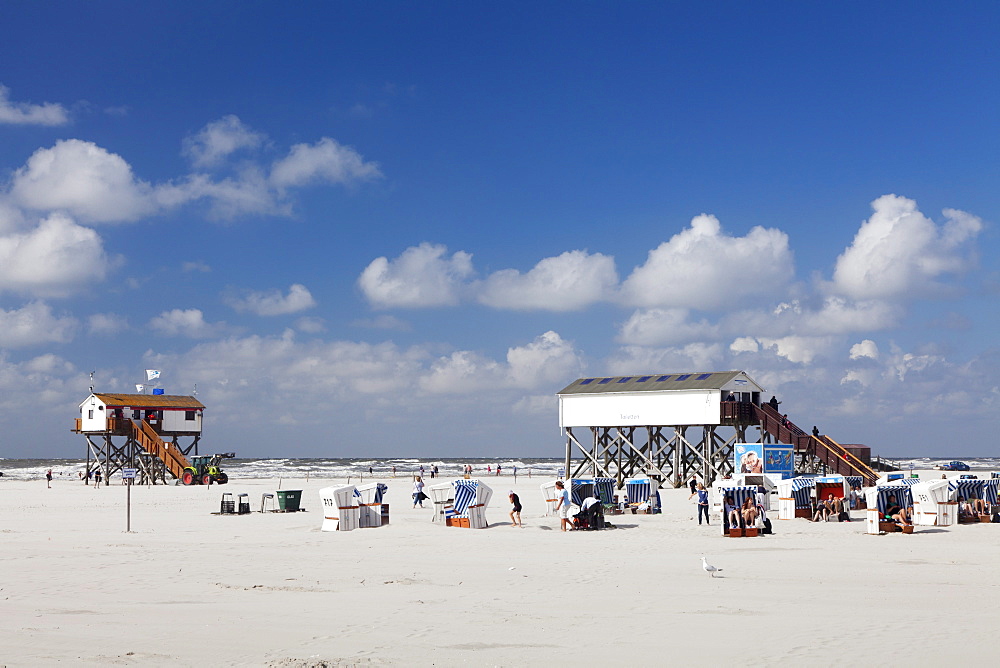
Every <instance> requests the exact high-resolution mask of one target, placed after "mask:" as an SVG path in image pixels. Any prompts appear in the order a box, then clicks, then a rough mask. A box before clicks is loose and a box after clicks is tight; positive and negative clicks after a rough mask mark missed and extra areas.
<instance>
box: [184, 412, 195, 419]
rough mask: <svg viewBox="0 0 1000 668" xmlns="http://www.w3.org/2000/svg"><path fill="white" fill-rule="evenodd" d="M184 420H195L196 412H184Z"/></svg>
mask: <svg viewBox="0 0 1000 668" xmlns="http://www.w3.org/2000/svg"><path fill="white" fill-rule="evenodd" d="M184 419H185V420H193V419H194V411H184Z"/></svg>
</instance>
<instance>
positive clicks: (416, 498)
mask: <svg viewBox="0 0 1000 668" xmlns="http://www.w3.org/2000/svg"><path fill="white" fill-rule="evenodd" d="M417 505H419V506H420V507H421V508H423V507H424V481H423V480H421V479H420V476H417V479H416V480H415V481H414V482H413V507H414V508H416V507H417Z"/></svg>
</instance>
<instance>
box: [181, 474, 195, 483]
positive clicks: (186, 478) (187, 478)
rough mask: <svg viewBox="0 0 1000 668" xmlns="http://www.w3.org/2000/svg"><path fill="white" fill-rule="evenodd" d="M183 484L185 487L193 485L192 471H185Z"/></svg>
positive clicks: (182, 479) (182, 478) (182, 477)
mask: <svg viewBox="0 0 1000 668" xmlns="http://www.w3.org/2000/svg"><path fill="white" fill-rule="evenodd" d="M181 482H182V483H183V484H185V485H193V484H194V474H193V473H191V472H190V471H185V472H184V474H183V475H182V476H181Z"/></svg>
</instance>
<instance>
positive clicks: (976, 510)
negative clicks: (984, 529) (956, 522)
mask: <svg viewBox="0 0 1000 668" xmlns="http://www.w3.org/2000/svg"><path fill="white" fill-rule="evenodd" d="M985 512H986V503H985V502H984V501H983V500H982V499H977V498H976V497H974V496H970V497H969V498H968V499H966V498H965V497H964V496H960V497H958V517H959V519H963V520H970V521H975V520H978V519H979V515H980V514H983V513H985Z"/></svg>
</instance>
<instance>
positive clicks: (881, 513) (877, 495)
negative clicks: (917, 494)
mask: <svg viewBox="0 0 1000 668" xmlns="http://www.w3.org/2000/svg"><path fill="white" fill-rule="evenodd" d="M865 495H866V496H867V499H868V510H867V511H866V518H865V530H866V531H867V532H868V533H871V534H878V533H882V530H881V528H880V527H879V523H880V522H883V521H891V520H887V519H886V518H885V510H886V508H887V507H888V504H889V497H890V496H895V497H896V503H897V504H899V505H900V507H902V508H903V509H904V510H905V509H909V508H912V507H913V495H912V493H911V490H910V486H909V485H906V484H903V483H902V482H899V481H896V482H894V483H893V484H891V485H879V486H877V487H870V488H869V489H868V490H866V492H865Z"/></svg>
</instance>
